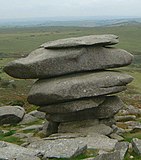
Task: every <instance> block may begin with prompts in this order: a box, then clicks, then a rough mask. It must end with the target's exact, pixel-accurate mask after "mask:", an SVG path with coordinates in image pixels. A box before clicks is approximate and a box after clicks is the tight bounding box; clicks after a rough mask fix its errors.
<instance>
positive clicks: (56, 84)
mask: <svg viewBox="0 0 141 160" xmlns="http://www.w3.org/2000/svg"><path fill="white" fill-rule="evenodd" d="M132 80H133V78H132V77H131V76H129V75H126V74H122V73H120V72H113V71H103V72H95V73H85V74H84V73H82V74H77V75H68V76H62V77H58V78H51V79H46V80H38V81H37V82H36V83H35V84H34V85H33V87H32V88H31V90H30V92H29V96H28V101H29V103H32V104H35V105H42V106H43V105H47V104H53V103H59V102H65V101H70V100H75V99H80V98H84V97H85V98H86V97H92V96H100V95H107V94H113V93H117V92H121V91H123V90H125V89H126V84H128V83H130V82H131V81H132Z"/></svg>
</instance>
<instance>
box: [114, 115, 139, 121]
mask: <svg viewBox="0 0 141 160" xmlns="http://www.w3.org/2000/svg"><path fill="white" fill-rule="evenodd" d="M136 118H137V117H136V116H135V115H126V116H115V120H116V121H118V122H126V121H132V120H136Z"/></svg>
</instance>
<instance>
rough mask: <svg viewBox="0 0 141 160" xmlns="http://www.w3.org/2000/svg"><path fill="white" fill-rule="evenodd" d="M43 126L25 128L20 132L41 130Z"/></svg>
mask: <svg viewBox="0 0 141 160" xmlns="http://www.w3.org/2000/svg"><path fill="white" fill-rule="evenodd" d="M42 128H43V125H31V126H28V127H25V128H22V129H20V130H21V131H26V130H38V131H39V130H42Z"/></svg>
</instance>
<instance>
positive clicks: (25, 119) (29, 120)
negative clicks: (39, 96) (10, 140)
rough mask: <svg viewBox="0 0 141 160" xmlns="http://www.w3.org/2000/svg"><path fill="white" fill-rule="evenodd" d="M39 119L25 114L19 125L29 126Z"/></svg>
mask: <svg viewBox="0 0 141 160" xmlns="http://www.w3.org/2000/svg"><path fill="white" fill-rule="evenodd" d="M37 120H38V118H36V117H34V116H32V115H30V114H25V115H24V117H23V120H22V121H21V122H20V123H19V124H28V123H33V122H36V121H37Z"/></svg>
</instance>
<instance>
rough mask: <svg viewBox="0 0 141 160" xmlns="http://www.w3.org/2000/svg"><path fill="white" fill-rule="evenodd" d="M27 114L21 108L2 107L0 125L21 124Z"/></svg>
mask: <svg viewBox="0 0 141 160" xmlns="http://www.w3.org/2000/svg"><path fill="white" fill-rule="evenodd" d="M24 114H25V110H24V108H22V107H20V106H3V107H0V125H3V124H16V123H19V122H20V121H21V120H22V119H23V116H24Z"/></svg>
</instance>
